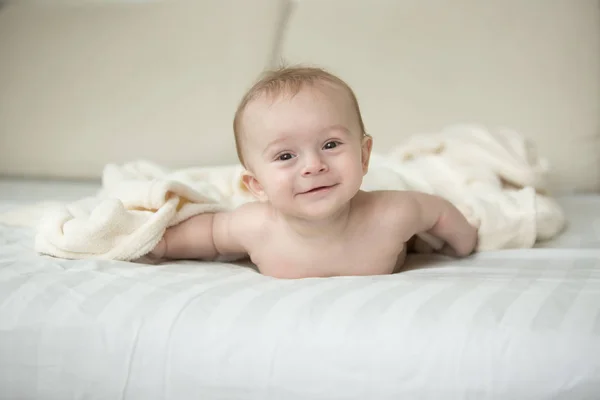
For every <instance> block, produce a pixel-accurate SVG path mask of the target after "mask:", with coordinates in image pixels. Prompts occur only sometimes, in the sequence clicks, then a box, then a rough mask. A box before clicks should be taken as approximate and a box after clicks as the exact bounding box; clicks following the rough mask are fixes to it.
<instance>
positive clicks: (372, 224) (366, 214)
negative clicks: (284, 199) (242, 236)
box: [248, 192, 406, 278]
mask: <svg viewBox="0 0 600 400" xmlns="http://www.w3.org/2000/svg"><path fill="white" fill-rule="evenodd" d="M265 207H268V206H266V205H265ZM271 211H272V210H268V209H265V210H264V212H265V213H266V216H264V217H262V218H264V219H263V221H264V224H263V226H262V229H261V230H262V232H263V234H262V235H260V240H255V241H253V242H252V244H251V246H250V248H249V252H248V253H249V256H250V259H251V260H252V262H253V263H255V264H256V265H257V266H258V268H259V270H260V271H261V272H262V273H264V274H266V275H270V276H277V277H284V278H285V277H326V276H340V275H381V274H390V273H393V272H395V271H397V270H398V269H399V267H400V266H402V264H403V263H404V258H405V254H406V249H405V243H404V241H403V240H402V239H401V238H400V237H398V235H397V227H393V226H391V224H389V223H386V221H385V220H384V219H383V218H382V217H384V214H385V210H382V209H380V203H379V202H378V201H377V195H373V194H370V193H362V192H361V193H360V194H359V195H358V196H357V197H356V198H355V199H354V200H353V201H352V204H351V207H350V210H349V213H348V217H347V221H346V222H347V224H345V225H344V229H341V230H339V231H337V232H334V234H331V235H328V234H324V235H323V236H319V235H312V236H310V235H307V236H303V235H299V234H297V233H296V232H295V231H293V230H291V229H290V227H289V225H287V224H286V221H284V220H283V219H282V218H280V217H278V216H277V214H276V213H274V212H271ZM390 228H391V229H390Z"/></svg>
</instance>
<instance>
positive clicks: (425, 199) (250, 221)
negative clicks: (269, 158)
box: [154, 191, 477, 279]
mask: <svg viewBox="0 0 600 400" xmlns="http://www.w3.org/2000/svg"><path fill="white" fill-rule="evenodd" d="M422 232H428V233H430V234H432V235H434V236H436V237H438V238H440V239H442V240H444V241H445V242H446V243H447V245H448V248H447V249H444V250H442V251H441V252H443V253H446V254H449V255H455V256H458V257H462V256H467V255H469V254H471V253H472V252H473V250H474V248H475V245H476V241H477V231H476V229H475V228H474V227H473V226H472V225H470V224H469V223H468V222H467V220H466V219H465V218H464V216H463V215H462V214H461V213H460V212H459V211H458V210H457V209H456V208H454V207H453V206H452V205H451V204H450V203H448V202H446V201H445V200H443V199H441V198H439V197H436V196H430V195H427V194H422V193H415V192H400V191H397V192H393V191H389V192H388V191H385V192H384V191H382V192H362V191H361V192H359V193H358V194H357V195H356V197H354V198H353V200H352V202H351V203H350V204H349V207H348V208H347V210H345V211H344V213H343V214H341V215H340V217H339V220H338V225H332V226H327V227H325V226H323V227H322V229H320V230H318V231H315V232H311V234H310V235H306V234H304V233H303V232H302V231H297V230H295V229H294V228H291V225H290V224H289V222H288V221H287V220H286V218H285V217H283V216H281V215H279V214H278V212H277V211H276V210H275V209H273V208H272V207H270V206H269V205H268V204H265V203H259V202H256V203H250V204H246V205H244V206H241V207H240V208H238V209H237V210H234V211H232V212H227V213H218V214H202V215H199V216H196V217H192V218H190V219H189V220H187V221H184V222H183V223H181V224H179V225H177V226H175V227H173V228H170V229H169V230H167V232H166V234H165V236H164V239H163V241H161V243H160V244H159V246H157V248H156V249H155V251H154V255H155V256H157V257H161V258H174V259H177V258H190V259H200V260H214V259H215V258H216V257H218V256H219V255H223V256H229V255H238V256H240V255H247V256H248V257H249V258H250V260H251V261H252V262H253V263H254V264H255V265H256V266H257V267H258V270H259V271H260V272H261V273H262V274H264V275H267V276H272V277H276V278H286V279H293V278H308V277H331V276H341V275H383V274H391V273H394V272H398V271H399V270H400V269H401V268H402V265H403V264H404V260H405V256H406V252H407V243H408V242H409V240H411V239H413V237H414V236H415V235H416V234H418V233H422Z"/></svg>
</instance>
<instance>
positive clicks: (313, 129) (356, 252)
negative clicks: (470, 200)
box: [151, 84, 477, 278]
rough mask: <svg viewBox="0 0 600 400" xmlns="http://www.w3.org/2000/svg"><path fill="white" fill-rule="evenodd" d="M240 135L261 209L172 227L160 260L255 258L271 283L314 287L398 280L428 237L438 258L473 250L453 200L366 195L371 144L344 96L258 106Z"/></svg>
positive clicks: (267, 101) (303, 94) (473, 232)
mask: <svg viewBox="0 0 600 400" xmlns="http://www.w3.org/2000/svg"><path fill="white" fill-rule="evenodd" d="M243 132H244V134H243V138H242V144H243V146H242V147H243V153H244V158H245V160H246V162H245V164H246V168H247V171H246V172H245V173H244V175H243V177H242V180H243V183H244V184H245V185H246V187H247V188H248V190H249V191H250V192H251V193H252V194H253V195H254V197H255V198H256V199H257V201H256V202H252V203H248V204H245V205H243V206H241V207H239V208H237V209H236V210H233V211H230V212H223V213H216V214H202V215H198V216H195V217H192V218H190V219H188V220H187V221H184V222H182V223H180V224H179V225H177V226H174V227H171V228H169V229H168V230H167V231H166V233H165V235H164V237H163V240H162V241H161V242H160V243H159V244H158V245H157V246H156V247H155V249H154V250H153V251H152V252H151V253H152V254H153V255H154V256H156V257H159V258H169V259H198V260H215V259H216V258H217V257H218V256H227V257H228V256H232V255H233V256H236V257H243V256H248V257H249V258H250V260H251V261H252V262H253V263H254V264H255V265H256V266H257V267H258V270H259V271H260V272H261V273H262V274H264V275H268V276H272V277H277V278H308V277H330V276H340V275H382V274H391V273H393V272H397V271H399V270H400V269H401V268H402V265H403V263H404V260H405V256H406V253H407V247H409V245H408V243H412V242H413V241H414V238H415V235H417V234H422V233H427V234H430V235H432V236H433V237H435V238H437V239H440V240H441V241H442V242H443V243H445V246H444V247H443V248H441V249H438V250H439V251H440V252H441V253H444V254H448V255H454V256H458V257H462V256H467V255H469V254H471V253H472V252H473V251H474V249H475V246H476V242H477V229H476V228H475V227H473V226H472V225H470V224H469V222H468V221H467V219H466V218H465V217H464V216H463V215H462V214H461V213H460V211H459V210H458V209H457V208H456V207H454V206H453V205H452V204H451V203H449V202H448V201H446V200H444V199H442V198H440V197H437V196H431V195H428V194H424V193H417V192H408V191H376V192H364V191H362V190H360V187H361V184H362V179H363V176H364V174H366V173H367V170H368V165H369V157H370V153H371V147H372V138H371V137H370V136H369V135H365V134H364V132H362V130H361V128H360V124H359V121H358V118H357V113H356V109H355V108H354V107H353V105H352V102H351V101H350V99H349V97H348V94H347V92H345V91H343V90H341V89H340V88H338V87H335V86H332V85H327V84H322V85H320V86H318V87H309V88H304V89H302V90H300V92H298V93H296V94H294V95H293V96H280V97H279V98H277V99H272V98H266V97H262V98H260V97H259V98H256V99H254V100H253V101H252V102H250V103H249V104H248V106H247V109H246V111H245V112H244V116H243Z"/></svg>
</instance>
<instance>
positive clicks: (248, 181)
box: [242, 170, 266, 201]
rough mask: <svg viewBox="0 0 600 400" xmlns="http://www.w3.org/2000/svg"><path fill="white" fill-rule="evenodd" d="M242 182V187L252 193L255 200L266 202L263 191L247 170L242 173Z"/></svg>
mask: <svg viewBox="0 0 600 400" xmlns="http://www.w3.org/2000/svg"><path fill="white" fill-rule="evenodd" d="M242 182H243V183H244V186H246V189H248V191H249V192H250V193H252V195H253V196H254V197H255V198H257V199H258V200H259V201H265V200H266V195H265V191H264V190H263V187H262V185H261V184H260V182H259V181H258V180H257V179H256V177H255V176H254V174H253V173H252V172H250V171H248V170H246V171H244V172H242Z"/></svg>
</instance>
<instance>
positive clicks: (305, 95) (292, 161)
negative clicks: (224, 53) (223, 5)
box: [233, 67, 372, 218]
mask: <svg viewBox="0 0 600 400" xmlns="http://www.w3.org/2000/svg"><path fill="white" fill-rule="evenodd" d="M233 127H234V133H235V141H236V148H237V152H238V157H239V159H240V162H241V163H242V165H243V166H244V167H245V168H246V173H245V174H244V176H243V180H244V184H245V185H246V186H247V187H248V189H249V190H250V191H251V192H252V193H253V194H254V196H256V197H257V198H258V199H259V200H261V201H269V202H270V203H271V204H272V205H273V206H274V207H275V208H277V209H279V210H280V211H281V212H284V213H286V214H289V215H293V216H297V217H303V218H324V217H327V216H329V215H331V214H332V213H335V212H336V211H337V210H339V209H340V208H341V207H343V206H344V205H345V204H347V203H348V202H349V201H350V199H352V197H353V196H354V195H355V194H356V193H357V192H358V190H359V189H360V186H361V184H362V179H363V176H364V175H365V174H366V173H367V169H368V164H369V156H370V154H371V147H372V139H371V137H370V136H369V135H367V134H366V132H365V128H364V124H363V121H362V117H361V114H360V109H359V106H358V102H357V100H356V97H355V95H354V93H353V91H352V89H351V88H350V87H349V86H348V85H347V84H346V83H345V82H344V81H342V80H341V79H339V78H338V77H336V76H334V75H332V74H330V73H328V72H326V71H324V70H322V69H319V68H303V67H299V68H282V69H278V70H276V71H271V72H268V73H266V74H265V76H264V77H263V78H262V79H260V80H259V81H258V82H257V83H256V84H255V85H254V86H253V87H252V88H251V89H250V90H249V91H248V93H247V94H246V95H245V96H244V97H243V99H242V101H241V102H240V105H239V107H238V110H237V112H236V114H235V118H234V123H233Z"/></svg>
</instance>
